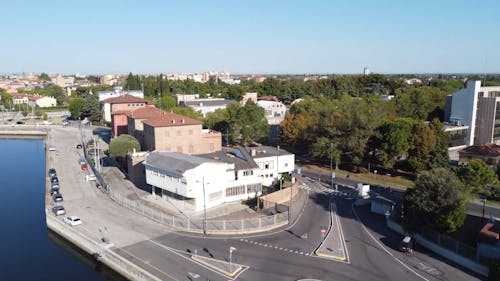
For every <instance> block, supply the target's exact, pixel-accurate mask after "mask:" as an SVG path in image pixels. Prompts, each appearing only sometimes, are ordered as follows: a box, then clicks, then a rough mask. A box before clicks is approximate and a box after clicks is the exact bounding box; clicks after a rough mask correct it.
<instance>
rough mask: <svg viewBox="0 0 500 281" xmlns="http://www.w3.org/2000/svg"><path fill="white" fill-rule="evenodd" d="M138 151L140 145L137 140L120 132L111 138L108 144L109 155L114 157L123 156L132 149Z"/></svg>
mask: <svg viewBox="0 0 500 281" xmlns="http://www.w3.org/2000/svg"><path fill="white" fill-rule="evenodd" d="M134 149H135V150H136V151H139V150H140V149H141V145H140V144H139V141H138V140H137V139H136V138H134V137H133V136H131V135H127V134H122V135H120V136H118V137H117V138H114V139H112V140H111V143H110V144H109V155H110V156H111V157H115V158H125V157H126V156H127V153H129V152H132V151H133V150H134Z"/></svg>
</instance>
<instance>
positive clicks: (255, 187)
mask: <svg viewBox="0 0 500 281" xmlns="http://www.w3.org/2000/svg"><path fill="white" fill-rule="evenodd" d="M261 191H262V184H260V183H255V184H249V185H247V193H253V192H261Z"/></svg>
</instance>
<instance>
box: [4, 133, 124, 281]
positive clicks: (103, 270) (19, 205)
mask: <svg viewBox="0 0 500 281" xmlns="http://www.w3.org/2000/svg"><path fill="white" fill-rule="evenodd" d="M43 144H44V143H43V141H42V140H2V139H0V152H1V154H0V188H1V189H2V191H3V194H2V195H1V197H0V198H1V199H2V200H1V201H2V202H1V204H0V243H1V245H2V246H1V247H0V279H1V280H72V281H78V280H85V281H94V280H115V279H122V278H121V277H119V276H118V275H117V274H116V273H114V272H112V271H111V270H109V269H108V268H107V267H104V266H102V265H96V263H95V262H94V261H93V260H92V259H91V258H90V257H89V256H88V255H87V254H86V253H83V252H82V251H80V250H78V249H77V248H76V247H74V246H73V245H71V244H69V243H68V242H67V241H65V240H64V239H62V238H61V237H59V236H58V235H57V234H54V233H52V232H51V231H48V230H47V224H46V222H45V211H44V208H45V176H46V174H47V169H48V168H46V167H45V152H44V149H43Z"/></svg>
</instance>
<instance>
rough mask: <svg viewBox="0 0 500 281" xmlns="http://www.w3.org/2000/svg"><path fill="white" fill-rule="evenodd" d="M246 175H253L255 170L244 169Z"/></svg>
mask: <svg viewBox="0 0 500 281" xmlns="http://www.w3.org/2000/svg"><path fill="white" fill-rule="evenodd" d="M243 175H244V176H253V170H250V171H243Z"/></svg>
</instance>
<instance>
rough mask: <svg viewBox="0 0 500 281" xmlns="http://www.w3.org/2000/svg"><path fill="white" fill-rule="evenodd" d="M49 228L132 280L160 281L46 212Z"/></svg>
mask: <svg viewBox="0 0 500 281" xmlns="http://www.w3.org/2000/svg"><path fill="white" fill-rule="evenodd" d="M46 218H47V227H48V228H49V229H51V230H53V231H55V232H56V233H58V234H59V235H61V236H63V237H64V238H66V239H67V240H68V241H70V242H72V243H73V244H75V245H77V246H79V247H80V248H81V249H82V250H84V251H86V252H87V253H89V254H92V255H96V254H97V255H98V256H99V258H100V259H102V261H103V263H104V264H106V265H107V266H109V267H110V268H113V269H114V270H116V271H117V272H119V273H121V274H122V275H124V276H125V277H127V278H129V279H131V280H141V281H159V280H160V279H159V278H158V277H156V276H154V275H152V274H151V273H149V272H147V271H145V270H144V269H142V268H140V267H139V266H137V265H135V264H134V263H132V262H130V261H128V260H126V259H125V258H123V257H121V256H120V255H118V254H116V253H115V252H113V251H112V250H110V249H107V248H106V247H105V246H104V245H101V244H99V243H97V242H96V241H94V240H92V239H91V238H90V237H87V236H86V235H84V234H83V233H81V232H79V231H77V230H75V229H73V228H72V227H70V226H68V225H66V224H64V223H63V222H62V221H60V220H58V219H57V218H55V217H53V216H52V215H51V214H50V213H49V212H48V211H46Z"/></svg>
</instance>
